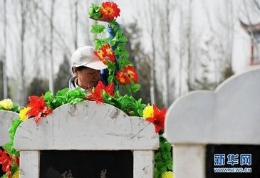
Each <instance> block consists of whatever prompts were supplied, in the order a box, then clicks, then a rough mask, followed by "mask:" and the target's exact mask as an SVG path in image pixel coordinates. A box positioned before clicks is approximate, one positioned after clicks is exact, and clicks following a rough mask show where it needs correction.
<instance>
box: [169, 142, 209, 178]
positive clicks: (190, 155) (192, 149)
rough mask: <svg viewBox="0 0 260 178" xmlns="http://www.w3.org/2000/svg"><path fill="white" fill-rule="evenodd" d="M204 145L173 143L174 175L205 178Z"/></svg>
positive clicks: (180, 177) (178, 177) (185, 177)
mask: <svg viewBox="0 0 260 178" xmlns="http://www.w3.org/2000/svg"><path fill="white" fill-rule="evenodd" d="M205 152H206V151H205V146H204V145H197V144H174V149H173V155H176V156H175V157H174V164H173V170H174V177H175V178H190V177H192V178H205V171H204V170H205V166H206V164H205V159H206V155H205Z"/></svg>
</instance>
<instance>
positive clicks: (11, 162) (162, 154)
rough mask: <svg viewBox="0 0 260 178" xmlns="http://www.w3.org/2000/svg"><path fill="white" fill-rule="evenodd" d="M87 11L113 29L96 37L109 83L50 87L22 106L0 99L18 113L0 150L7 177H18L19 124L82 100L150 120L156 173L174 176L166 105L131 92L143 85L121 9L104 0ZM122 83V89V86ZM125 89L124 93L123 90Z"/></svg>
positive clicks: (100, 28) (159, 177)
mask: <svg viewBox="0 0 260 178" xmlns="http://www.w3.org/2000/svg"><path fill="white" fill-rule="evenodd" d="M88 15H89V17H90V18H91V19H93V20H95V21H97V22H98V21H102V22H107V23H108V25H109V27H110V28H112V30H113V31H114V37H113V38H110V37H109V38H95V39H94V43H95V49H96V51H95V54H96V55H97V56H98V57H99V59H100V60H101V61H103V62H104V63H105V64H106V65H107V66H108V74H109V75H108V85H107V86H105V85H104V84H103V83H102V82H99V83H98V85H97V86H96V87H95V88H93V89H91V90H90V92H89V93H88V94H86V93H85V92H84V91H82V90H81V89H79V88H78V89H75V90H69V88H64V89H62V90H59V91H58V92H57V93H56V94H55V95H54V94H52V93H51V92H50V91H48V92H46V93H45V94H44V95H42V96H29V97H28V100H29V103H28V104H27V105H26V107H23V108H20V107H19V106H17V105H15V104H13V102H12V101H11V100H10V99H4V100H2V101H0V110H10V111H14V112H17V113H19V118H17V119H15V120H13V121H12V125H11V127H10V129H9V135H10V141H9V142H8V143H6V144H5V145H4V146H3V150H0V164H2V170H3V171H4V172H5V175H4V176H3V177H4V178H18V177H19V150H16V149H15V148H14V147H13V141H14V136H15V132H16V129H17V127H18V126H19V125H20V124H21V123H22V122H24V121H26V120H27V119H34V120H35V122H36V124H40V120H41V118H42V117H46V116H47V115H48V114H51V113H52V110H54V109H55V108H57V107H59V106H61V105H63V104H67V103H70V104H76V103H79V102H81V101H83V100H91V101H96V102H97V103H102V102H103V103H107V104H110V105H113V106H115V107H117V108H118V109H120V110H122V111H124V112H125V113H126V114H127V115H129V116H139V117H142V118H144V119H146V120H147V121H149V122H151V123H153V124H154V126H155V132H156V133H158V134H159V136H160V137H159V139H160V145H159V149H158V150H156V151H155V155H154V177H155V178H173V170H172V164H173V161H172V154H171V153H172V150H171V149H172V147H171V144H170V143H169V142H168V141H167V139H166V138H165V137H164V135H163V133H164V119H165V114H166V109H165V108H162V109H159V108H158V107H157V106H156V105H155V104H153V105H149V104H144V103H142V99H141V98H140V99H135V98H134V97H133V96H132V93H134V92H137V91H138V90H139V89H140V84H138V75H137V73H136V71H135V68H134V65H133V64H132V63H131V62H130V61H129V60H128V57H129V53H128V51H127V50H126V42H127V41H128V39H127V37H126V36H125V35H124V34H123V30H122V29H121V28H120V26H119V24H118V23H117V22H116V18H117V17H118V16H120V9H119V8H118V6H117V4H116V3H114V2H103V3H102V4H101V5H96V4H92V5H91V7H90V8H89V10H88ZM104 32H106V27H105V26H104V25H100V24H98V23H96V24H94V25H92V27H91V33H94V34H97V36H100V37H102V33H104ZM119 87H120V90H119ZM122 89H123V90H124V93H126V94H121V93H122V92H121V91H122Z"/></svg>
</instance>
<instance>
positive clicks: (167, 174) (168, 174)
mask: <svg viewBox="0 0 260 178" xmlns="http://www.w3.org/2000/svg"><path fill="white" fill-rule="evenodd" d="M162 178H174V176H173V172H172V171H167V172H164V173H163V174H162Z"/></svg>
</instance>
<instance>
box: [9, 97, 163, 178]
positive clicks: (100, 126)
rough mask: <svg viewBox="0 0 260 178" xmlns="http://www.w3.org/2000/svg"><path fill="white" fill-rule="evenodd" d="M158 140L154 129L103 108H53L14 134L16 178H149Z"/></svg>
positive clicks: (83, 105)
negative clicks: (48, 113) (18, 164)
mask: <svg viewBox="0 0 260 178" xmlns="http://www.w3.org/2000/svg"><path fill="white" fill-rule="evenodd" d="M158 146H159V138H158V134H156V133H155V132H154V126H153V124H151V123H149V122H147V121H145V120H144V119H142V118H140V117H129V116H127V115H126V114H125V113H123V112H122V111H121V110H119V109H118V108H115V107H114V106H111V105H109V104H104V103H96V102H93V101H84V102H81V103H78V104H76V105H70V104H65V105H62V106H60V107H58V108H56V109H55V110H54V111H53V113H51V114H50V115H48V116H47V117H46V118H41V121H40V123H39V124H38V125H36V123H35V122H34V120H33V119H30V120H28V121H26V122H23V123H21V124H20V126H19V127H18V128H17V131H16V135H15V140H14V147H15V148H16V149H17V150H20V168H21V171H20V178H28V177H35V178H37V177H40V178H48V177H50V176H51V177H52V178H55V177H57V178H58V177H74V178H85V177H89V178H91V177H95V178H96V177H102V178H105V177H113V178H117V177H118V178H119V177H126V178H127V177H133V178H151V177H153V155H154V150H156V149H158Z"/></svg>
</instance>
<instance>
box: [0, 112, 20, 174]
mask: <svg viewBox="0 0 260 178" xmlns="http://www.w3.org/2000/svg"><path fill="white" fill-rule="evenodd" d="M18 117H19V115H18V114H17V113H15V112H12V111H6V110H0V147H1V149H2V146H4V145H5V144H6V143H7V142H9V140H10V137H9V133H8V130H9V128H10V127H11V125H12V121H13V120H14V119H16V118H18ZM1 168H2V165H0V177H1V176H2V175H3V174H4V172H3V171H2V169H1Z"/></svg>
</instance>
